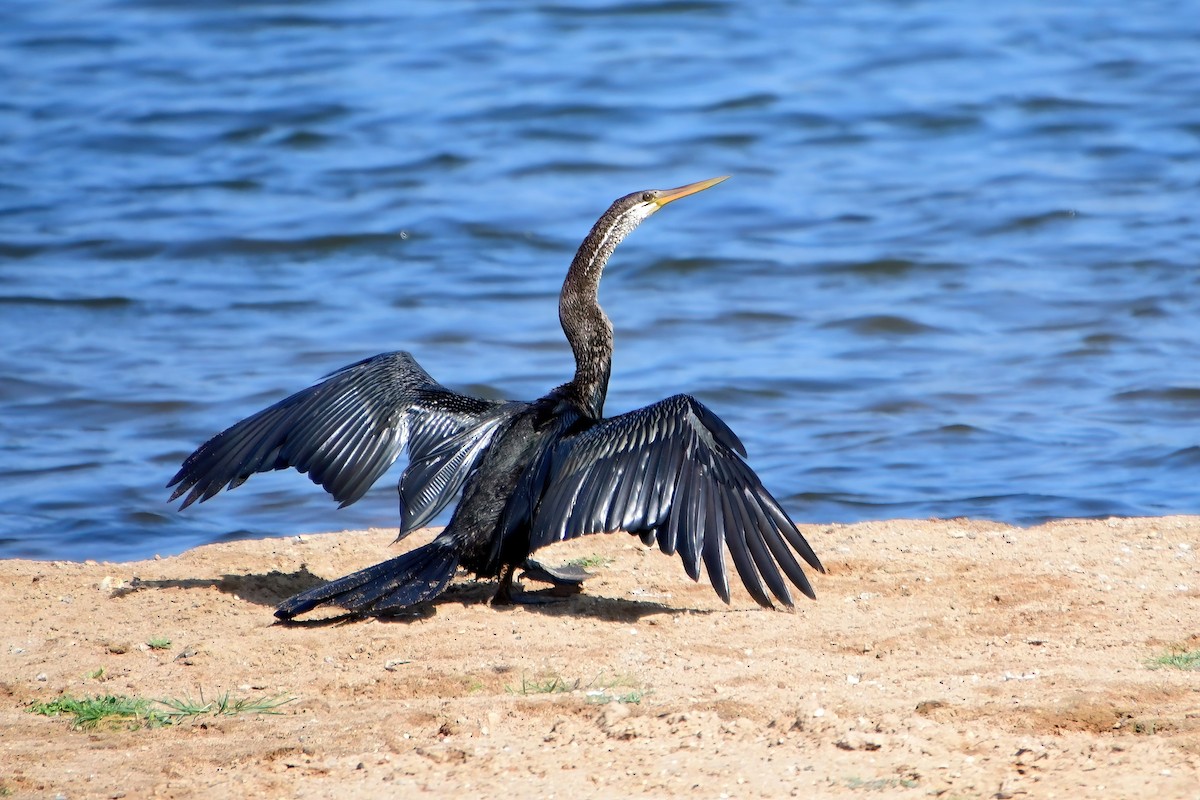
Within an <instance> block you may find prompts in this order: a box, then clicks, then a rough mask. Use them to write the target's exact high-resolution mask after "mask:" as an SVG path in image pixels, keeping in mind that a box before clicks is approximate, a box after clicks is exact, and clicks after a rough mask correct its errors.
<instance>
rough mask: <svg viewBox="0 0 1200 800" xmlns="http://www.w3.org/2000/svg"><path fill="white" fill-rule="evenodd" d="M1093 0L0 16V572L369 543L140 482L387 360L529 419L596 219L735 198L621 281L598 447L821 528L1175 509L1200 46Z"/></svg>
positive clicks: (701, 212) (284, 483) (1188, 463)
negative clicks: (730, 438)
mask: <svg viewBox="0 0 1200 800" xmlns="http://www.w3.org/2000/svg"><path fill="white" fill-rule="evenodd" d="M1076 5H1077V6H1078V7H1077V8H1074V9H1072V8H1069V7H1064V6H1062V5H1060V4H1054V7H1050V4H1041V3H1036V2H1017V3H1004V4H990V5H987V6H983V5H979V4H962V3H948V2H860V3H851V4H833V3H784V2H774V3H772V2H764V3H755V4H749V3H735V2H732V0H731V1H730V2H720V1H717V0H705V1H701V2H689V1H688V0H682V1H680V2H675V1H674V0H667V1H665V2H664V1H662V0H659V2H648V1H647V2H641V1H639V0H632V1H631V2H617V3H600V2H586V3H585V2H563V3H557V4H529V3H523V2H512V1H511V0H510V2H507V3H505V2H503V1H502V2H496V3H487V4H476V3H465V2H450V3H410V4H394V3H385V2H359V3H342V2H338V3H334V2H320V1H319V0H312V1H310V2H304V3H292V2H289V3H269V2H262V3H254V4H244V3H234V2H218V3H184V2H176V1H173V0H158V1H157V2H85V0H80V1H79V2H72V3H41V4H35V3H21V4H17V3H8V4H4V5H3V6H2V7H0V89H2V90H0V556H34V557H40V558H85V557H91V558H131V557H145V556H148V555H150V554H153V553H156V552H158V553H167V552H174V551H179V550H182V549H184V548H186V547H189V546H192V545H195V544H198V543H202V542H207V541H215V540H220V539H226V538H234V537H241V536H251V535H253V536H258V535H283V534H290V533H296V532H308V531H321V530H334V529H341V528H347V527H359V526H367V525H380V526H392V525H394V524H395V523H396V519H397V515H396V504H395V493H394V483H395V478H396V477H398V470H396V471H393V473H389V475H388V476H387V477H385V479H384V480H382V481H381V482H380V485H378V486H377V487H376V488H375V490H374V491H373V492H372V493H371V494H370V495H369V496H368V497H367V498H366V499H364V500H363V501H361V502H360V503H358V504H357V505H355V506H352V507H350V508H348V509H344V510H341V511H339V510H337V509H336V508H335V505H334V504H333V503H332V502H330V501H329V499H328V498H327V497H326V496H325V495H324V494H323V493H322V492H321V491H320V490H319V489H318V488H317V487H314V486H313V485H311V484H310V483H309V482H308V481H307V480H305V479H304V478H302V477H300V476H298V475H296V474H295V473H293V472H287V473H279V474H272V475H267V476H258V477H256V478H254V479H253V480H252V481H251V482H250V483H249V484H247V485H246V486H245V487H243V488H241V489H239V490H237V491H236V492H233V493H231V494H228V495H222V496H220V497H219V498H217V499H215V500H213V501H211V502H209V503H206V504H204V505H203V506H196V507H193V508H191V509H188V510H187V511H186V512H184V513H182V514H180V513H177V512H176V511H175V510H174V509H173V507H172V506H169V505H168V504H166V503H165V498H166V496H167V492H166V491H165V490H164V489H163V484H164V483H165V482H166V480H167V479H168V478H169V477H170V476H171V475H172V474H173V472H174V471H175V469H176V467H177V466H178V463H179V461H180V460H181V459H182V458H183V457H184V456H185V455H186V454H187V453H188V452H190V451H191V449H192V448H194V447H195V446H196V445H198V444H199V443H200V442H202V441H203V440H204V439H206V438H207V437H208V436H210V435H212V434H213V433H215V432H217V431H218V430H220V429H221V428H223V427H225V426H226V425H228V424H230V423H232V422H234V421H236V420H237V419H240V418H241V417H243V416H245V415H247V414H249V413H251V412H253V411H255V410H257V409H259V408H261V407H263V406H265V405H267V404H269V403H271V402H273V401H274V400H276V399H279V398H281V397H282V396H283V395H285V394H287V393H289V392H291V391H293V390H296V389H299V388H301V387H303V386H305V385H307V384H309V383H310V382H312V381H313V380H314V379H316V378H318V377H319V376H321V375H323V374H324V373H326V372H329V371H330V370H333V369H335V368H337V367H339V366H341V365H343V364H346V363H349V362H351V361H353V360H356V359H358V358H361V357H363V356H366V355H371V354H373V353H376V352H380V351H383V350H392V349H408V350H411V351H413V352H414V353H415V354H416V355H417V357H418V359H419V360H420V361H421V363H422V364H423V365H424V366H425V367H426V368H427V369H429V371H430V372H431V373H433V375H434V376H435V377H437V378H438V379H439V380H441V381H442V382H444V383H446V384H448V385H450V386H452V387H455V388H459V389H465V390H467V391H472V392H479V393H484V394H487V395H493V396H506V397H516V398H532V397H535V396H538V395H540V394H541V393H543V392H544V391H546V390H547V389H548V388H550V387H551V386H554V385H556V384H557V383H560V382H562V381H563V380H565V379H566V378H567V377H569V376H570V373H571V361H570V353H569V350H568V349H567V347H566V345H565V343H564V341H563V339H562V335H561V332H560V330H559V328H558V322H557V317H556V307H555V297H556V294H557V290H558V286H559V283H560V282H561V279H562V275H563V272H564V270H565V268H566V265H567V263H568V262H569V260H570V257H571V255H572V253H573V251H574V248H575V246H576V244H577V243H578V241H579V239H580V238H582V236H583V234H584V233H585V232H586V231H587V229H588V227H589V226H590V224H591V223H592V221H593V220H594V219H595V217H596V216H597V215H598V214H599V213H600V212H601V211H602V210H603V209H604V208H605V207H606V206H607V205H608V203H609V202H610V201H611V200H612V199H613V198H615V197H616V196H618V195H621V194H624V193H626V192H629V191H632V190H635V189H641V188H650V187H666V186H674V185H678V184H681V183H685V182H689V181H693V180H698V179H701V178H705V177H708V176H711V175H718V174H725V173H730V174H732V175H733V176H734V178H733V179H732V180H730V181H728V182H727V183H725V184H722V185H721V186H720V187H717V188H716V189H713V190H712V191H710V192H706V193H704V194H703V195H699V196H697V197H696V198H692V199H688V200H686V201H684V202H681V203H679V204H677V205H673V206H672V207H671V208H670V209H668V210H667V211H665V212H664V213H662V214H660V215H658V216H657V217H655V218H654V219H653V220H651V221H650V222H648V223H647V224H646V225H645V226H644V227H643V229H641V230H639V231H638V232H637V233H635V234H634V235H633V236H632V237H631V238H630V240H629V241H628V242H626V243H625V244H624V245H622V247H621V248H620V250H618V253H617V256H616V258H615V259H614V262H613V264H612V265H611V267H610V270H609V273H608V274H607V276H606V278H605V283H604V286H603V290H602V300H603V301H604V303H605V305H606V308H607V310H608V312H609V314H610V316H611V317H612V318H613V320H614V323H615V325H616V329H617V354H616V361H615V366H614V375H613V385H612V390H611V392H610V399H609V406H608V410H609V411H610V413H616V412H620V411H623V410H627V409H629V408H632V407H635V406H638V405H642V404H645V403H647V402H649V401H652V400H655V399H658V398H660V397H662V396H665V395H667V394H671V393H674V392H677V391H690V392H693V393H695V394H697V395H698V396H699V397H700V398H701V399H702V400H704V401H705V402H706V403H708V404H709V405H710V406H712V407H713V408H714V409H715V410H716V411H717V412H718V413H719V414H720V415H721V416H722V417H724V418H725V419H726V420H727V421H728V422H729V423H730V425H731V426H732V427H733V428H734V429H735V430H737V431H738V432H739V433H740V434H741V436H742V437H743V439H744V440H745V441H746V444H747V446H748V448H749V450H750V455H751V462H752V464H753V465H754V466H755V467H756V468H757V469H758V470H759V472H760V473H761V474H762V475H763V477H764V479H765V481H766V483H767V485H768V486H769V487H771V488H772V489H773V491H774V492H775V493H776V494H777V495H778V496H779V497H780V498H781V499H782V500H783V501H784V504H785V505H786V506H787V507H788V508H789V509H790V510H791V511H792V512H793V514H794V516H795V517H796V518H797V519H798V520H802V521H814V522H819V521H836V520H841V521H849V520H858V519H866V518H880V517H902V516H916V517H925V516H931V515H935V516H943V517H945V516H959V515H969V516H975V517H989V518H994V519H1000V520H1006V521H1011V522H1017V523H1027V522H1032V521H1036V520H1040V519H1044V518H1047V517H1062V516H1093V515H1107V514H1162V513H1170V512H1189V513H1196V512H1200V493H1198V491H1197V490H1198V488H1200V426H1198V424H1197V419H1198V416H1200V324H1197V319H1200V268H1198V260H1200V234H1198V230H1200V228H1198V226H1197V215H1198V211H1197V209H1200V200H1198V198H1200V192H1198V190H1200V47H1198V46H1197V42H1198V41H1200V13H1196V7H1195V4H1194V3H1189V2H1178V3H1171V2H1161V3H1146V4H1142V5H1139V6H1138V7H1137V10H1136V13H1135V12H1133V11H1132V10H1130V8H1129V7H1128V6H1127V5H1126V4H1118V3H1116V2H1111V0H1110V1H1108V2H1103V1H1102V2H1094V3H1086V4H1076ZM398 9H403V10H398Z"/></svg>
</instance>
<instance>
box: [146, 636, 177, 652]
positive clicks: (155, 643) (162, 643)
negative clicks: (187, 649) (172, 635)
mask: <svg viewBox="0 0 1200 800" xmlns="http://www.w3.org/2000/svg"><path fill="white" fill-rule="evenodd" d="M146 645H147V646H148V647H149V648H150V649H151V650H166V649H167V648H168V647H170V646H171V640H170V639H168V638H167V637H165V636H155V637H154V638H152V639H151V640H150V641H148V642H146Z"/></svg>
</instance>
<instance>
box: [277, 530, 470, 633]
mask: <svg viewBox="0 0 1200 800" xmlns="http://www.w3.org/2000/svg"><path fill="white" fill-rule="evenodd" d="M456 569H458V553H457V552H455V549H454V548H452V547H449V546H447V545H446V544H445V543H443V542H438V541H433V542H430V543H429V544H427V545H425V546H423V547H418V548H417V549H416V550H412V551H410V552H408V553H405V554H404V555H402V556H399V557H397V558H393V559H391V560H390V561H384V562H383V563H382V564H376V565H375V566H373V567H367V568H366V569H364V570H359V571H358V572H355V573H353V574H351V575H347V576H346V577H344V578H338V579H337V580H336V581H330V582H329V583H326V584H323V585H321V586H317V587H316V588H314V589H309V590H308V591H307V592H301V593H300V594H298V595H295V596H294V597H289V598H288V599H287V600H284V601H283V602H282V603H280V604H279V607H278V608H276V609H275V616H277V617H279V618H280V619H291V618H292V617H294V616H296V615H298V614H303V613H304V612H306V611H311V610H312V609H314V608H316V607H317V606H320V605H325V604H331V605H335V606H340V607H342V608H344V609H346V610H347V611H353V612H355V613H359V614H386V613H389V612H392V611H398V610H400V609H402V608H406V607H408V606H412V605H416V604H417V603H421V602H424V601H426V600H432V599H433V598H435V597H437V596H438V595H439V594H441V593H442V590H443V589H445V588H446V584H447V583H449V582H450V578H452V577H453V576H454V571H455V570H456Z"/></svg>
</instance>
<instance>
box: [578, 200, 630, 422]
mask: <svg viewBox="0 0 1200 800" xmlns="http://www.w3.org/2000/svg"><path fill="white" fill-rule="evenodd" d="M625 200H626V198H622V199H621V200H618V201H617V202H616V203H614V204H613V205H612V207H611V208H609V209H608V211H606V212H604V216H602V217H600V219H599V220H597V222H596V224H595V225H594V226H592V230H591V232H590V233H588V235H587V238H586V239H584V240H583V244H581V245H580V246H579V251H578V252H577V253H576V254H575V259H574V260H573V261H572V262H571V268H570V269H569V270H567V278H566V280H564V281H563V287H562V293H561V294H560V295H559V298H558V319H559V322H561V323H562V329H563V333H565V334H566V335H567V341H568V342H570V343H571V350H572V351H573V352H574V353H575V378H574V379H573V380H572V381H571V383H569V384H567V386H565V387H563V388H564V389H566V390H567V391H568V392H569V394H570V396H571V398H572V400H573V401H574V402H575V403H576V405H578V406H579V410H580V411H581V412H583V413H584V414H585V415H587V416H590V417H593V418H595V419H599V418H600V417H601V416H602V415H603V412H604V398H605V395H606V394H607V393H608V378H609V375H610V373H611V372H612V353H613V329H612V323H611V322H609V320H608V317H607V316H606V315H605V313H604V309H602V308H600V301H599V297H598V295H599V292H600V276H601V275H602V274H603V273H604V265H605V264H607V263H608V259H609V257H610V256H611V255H612V254H613V251H614V250H615V249H616V248H617V245H618V244H620V243H621V240H623V239H624V238H625V237H626V236H628V235H629V232H630V231H632V230H633V229H634V228H636V227H637V226H638V223H640V222H641V221H642V220H643V219H645V218H646V217H647V216H649V213H638V210H637V209H635V208H631V207H629V204H628V203H627V202H623V201H625Z"/></svg>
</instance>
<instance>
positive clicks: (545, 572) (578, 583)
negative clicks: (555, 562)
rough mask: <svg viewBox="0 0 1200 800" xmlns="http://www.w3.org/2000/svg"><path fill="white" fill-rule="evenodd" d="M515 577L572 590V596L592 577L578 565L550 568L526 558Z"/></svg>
mask: <svg viewBox="0 0 1200 800" xmlns="http://www.w3.org/2000/svg"><path fill="white" fill-rule="evenodd" d="M517 577H518V578H529V580H531V581H540V582H542V583H549V584H553V585H554V587H555V589H560V590H574V591H573V592H572V594H574V593H578V592H580V591H582V589H583V582H584V581H586V580H587V579H588V578H590V577H592V573H590V572H588V571H587V570H586V569H584V568H583V567H581V566H579V565H578V564H562V565H560V566H557V567H551V566H548V565H546V564H543V563H542V562H540V561H534V560H533V559H532V558H527V559H525V563H524V564H522V565H521V574H520V575H518V576H517Z"/></svg>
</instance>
